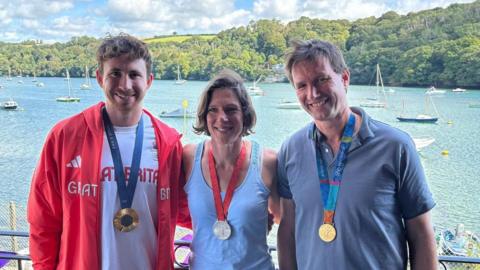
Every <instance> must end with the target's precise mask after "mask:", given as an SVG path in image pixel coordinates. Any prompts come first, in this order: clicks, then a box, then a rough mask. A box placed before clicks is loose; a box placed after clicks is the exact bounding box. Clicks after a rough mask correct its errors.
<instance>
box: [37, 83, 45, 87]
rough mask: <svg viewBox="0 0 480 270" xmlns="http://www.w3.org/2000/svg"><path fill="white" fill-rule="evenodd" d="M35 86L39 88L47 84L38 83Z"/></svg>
mask: <svg viewBox="0 0 480 270" xmlns="http://www.w3.org/2000/svg"><path fill="white" fill-rule="evenodd" d="M35 86H37V87H44V86H45V84H44V83H43V82H37V83H36V84H35Z"/></svg>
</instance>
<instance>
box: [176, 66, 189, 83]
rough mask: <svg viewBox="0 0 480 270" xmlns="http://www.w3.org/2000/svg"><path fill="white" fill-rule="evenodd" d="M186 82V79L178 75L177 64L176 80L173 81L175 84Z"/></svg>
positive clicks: (178, 67)
mask: <svg viewBox="0 0 480 270" xmlns="http://www.w3.org/2000/svg"><path fill="white" fill-rule="evenodd" d="M186 82H187V80H184V79H182V75H180V66H179V65H177V80H176V81H175V84H184V83H186Z"/></svg>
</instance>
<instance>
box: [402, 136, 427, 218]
mask: <svg viewBox="0 0 480 270" xmlns="http://www.w3.org/2000/svg"><path fill="white" fill-rule="evenodd" d="M398 192H399V196H398V198H399V201H400V207H401V211H402V215H403V218H405V219H411V218H414V217H417V216H419V215H421V214H423V213H426V212H428V211H429V210H431V209H432V208H433V207H434V206H435V201H434V200H433V196H432V193H431V192H430V189H429V187H428V184H427V180H426V177H425V173H424V171H423V167H422V164H421V162H420V157H419V155H418V153H417V151H416V149H415V146H414V144H413V141H409V142H407V144H406V145H405V146H404V147H403V149H402V151H401V158H400V186H399V191H398Z"/></svg>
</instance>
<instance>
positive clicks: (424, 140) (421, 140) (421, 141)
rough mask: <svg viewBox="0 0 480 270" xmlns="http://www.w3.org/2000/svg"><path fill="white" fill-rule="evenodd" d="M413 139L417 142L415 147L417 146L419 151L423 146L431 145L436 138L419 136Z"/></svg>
mask: <svg viewBox="0 0 480 270" xmlns="http://www.w3.org/2000/svg"><path fill="white" fill-rule="evenodd" d="M412 139H413V142H414V143H415V148H417V151H420V150H421V149H422V148H424V147H427V146H429V145H430V144H432V143H433V142H434V141H435V138H432V137H418V138H412Z"/></svg>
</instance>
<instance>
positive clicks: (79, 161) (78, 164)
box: [67, 155, 82, 168]
mask: <svg viewBox="0 0 480 270" xmlns="http://www.w3.org/2000/svg"><path fill="white" fill-rule="evenodd" d="M81 166H82V158H81V157H80V155H78V156H76V157H75V158H74V159H72V161H70V162H68V163H67V168H80V167H81Z"/></svg>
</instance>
